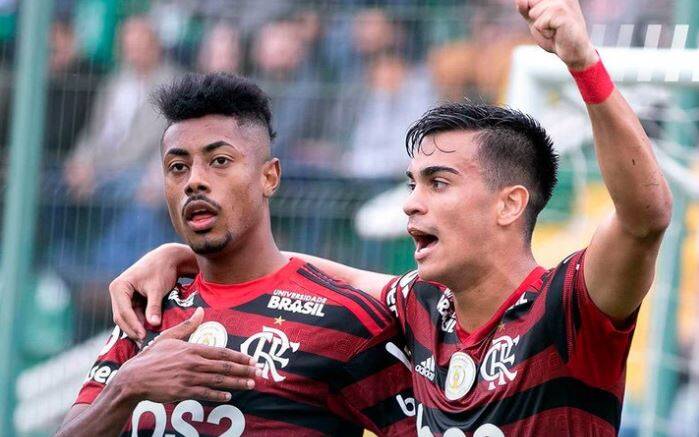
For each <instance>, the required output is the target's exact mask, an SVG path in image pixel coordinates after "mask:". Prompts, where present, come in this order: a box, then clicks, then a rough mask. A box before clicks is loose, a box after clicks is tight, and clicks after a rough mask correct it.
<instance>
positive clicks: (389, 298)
mask: <svg viewBox="0 0 699 437" xmlns="http://www.w3.org/2000/svg"><path fill="white" fill-rule="evenodd" d="M417 279H418V277H417V270H413V271H411V272H408V273H406V274H405V275H403V276H396V277H395V278H393V279H391V281H389V282H388V284H386V285H385V286H384V288H383V290H382V291H381V300H382V301H383V302H384V303H385V304H386V306H387V307H388V309H389V311H390V312H391V314H393V316H394V317H395V318H396V319H398V322H399V327H400V328H401V329H402V330H403V332H405V324H406V306H407V301H408V295H409V294H410V290H411V289H412V287H413V285H414V284H415V282H416V281H417Z"/></svg>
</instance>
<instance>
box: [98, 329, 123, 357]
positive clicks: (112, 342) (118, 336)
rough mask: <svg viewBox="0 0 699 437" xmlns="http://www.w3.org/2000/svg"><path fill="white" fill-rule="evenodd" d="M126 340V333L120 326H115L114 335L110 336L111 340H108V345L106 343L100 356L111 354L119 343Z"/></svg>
mask: <svg viewBox="0 0 699 437" xmlns="http://www.w3.org/2000/svg"><path fill="white" fill-rule="evenodd" d="M124 338H126V333H125V332H123V331H122V330H121V329H119V326H118V325H117V326H115V327H114V329H112V333H111V334H110V335H109V340H107V343H105V345H104V346H102V349H101V350H100V352H99V354H98V356H102V355H104V354H106V353H107V352H109V350H110V349H111V348H113V347H114V345H115V344H116V342H117V341H119V340H121V339H124Z"/></svg>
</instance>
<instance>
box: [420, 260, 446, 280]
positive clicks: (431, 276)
mask: <svg viewBox="0 0 699 437" xmlns="http://www.w3.org/2000/svg"><path fill="white" fill-rule="evenodd" d="M417 273H418V275H420V279H422V280H424V281H434V282H441V281H440V278H442V277H443V276H444V275H443V272H442V270H441V269H440V268H439V265H436V263H435V262H433V261H432V260H423V261H417Z"/></svg>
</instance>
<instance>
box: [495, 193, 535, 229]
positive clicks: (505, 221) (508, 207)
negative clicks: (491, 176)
mask: <svg viewBox="0 0 699 437" xmlns="http://www.w3.org/2000/svg"><path fill="white" fill-rule="evenodd" d="M528 204H529V190H527V189H526V188H525V187H524V186H522V185H513V186H509V187H505V188H503V189H502V190H500V195H499V199H498V205H497V223H498V225H500V226H508V225H510V224H512V223H514V222H515V221H516V220H517V219H518V218H520V217H521V216H522V215H523V214H524V211H525V210H526V209H527V205H528Z"/></svg>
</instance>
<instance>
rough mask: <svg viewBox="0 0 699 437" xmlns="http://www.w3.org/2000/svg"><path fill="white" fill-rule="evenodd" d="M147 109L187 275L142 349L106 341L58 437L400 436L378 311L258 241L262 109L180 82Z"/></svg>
mask: <svg viewBox="0 0 699 437" xmlns="http://www.w3.org/2000/svg"><path fill="white" fill-rule="evenodd" d="M158 101H159V107H160V110H161V111H162V112H163V114H164V115H165V117H166V118H167V120H168V127H167V128H166V130H165V133H164V134H163V138H162V157H163V170H164V174H165V194H166V199H167V205H168V210H169V212H170V218H171V220H172V223H173V225H174V226H175V229H176V230H177V232H178V233H179V234H180V236H181V237H182V238H183V239H184V241H186V242H187V245H188V247H189V248H191V250H192V251H193V253H194V254H195V258H196V261H197V264H198V265H199V267H200V272H199V274H198V275H197V276H196V278H195V279H194V282H193V283H192V284H190V285H186V286H180V285H178V286H177V287H176V288H175V289H174V290H172V292H171V293H170V294H169V296H168V297H167V299H166V300H165V303H164V307H163V320H162V324H160V326H159V328H155V327H153V326H148V327H147V328H148V335H147V338H146V340H147V341H146V343H147V344H148V346H146V347H145V348H144V350H142V351H139V347H138V346H137V344H136V343H135V342H133V341H132V340H130V339H128V338H127V337H126V336H125V335H121V331H120V330H119V329H118V328H116V329H115V331H114V332H113V334H112V337H111V338H110V340H109V341H108V342H107V344H106V345H105V347H104V348H103V349H102V351H101V352H100V354H99V357H98V359H97V362H96V363H95V365H94V367H93V368H92V371H91V372H90V374H89V376H88V379H87V381H86V383H85V385H84V386H83V388H82V390H81V391H80V394H79V395H78V398H77V401H76V403H75V405H74V406H73V408H72V409H71V411H70V412H69V414H68V417H67V418H66V419H65V422H64V424H63V426H62V427H61V430H60V431H59V433H58V434H59V435H63V436H98V435H99V436H108V435H120V434H121V435H136V434H137V433H140V432H142V431H143V432H149V433H151V434H152V435H160V436H162V435H163V434H165V435H168V434H169V435H174V434H177V435H188V436H196V435H212V436H213V435H217V436H218V435H226V436H238V435H241V434H244V435H286V436H314V435H318V436H319V435H361V434H362V433H363V429H364V428H368V429H370V430H372V431H373V432H375V433H377V434H380V435H389V434H401V435H402V434H405V433H407V432H413V431H414V429H415V425H414V419H413V418H411V417H408V416H406V414H405V412H404V410H405V409H406V406H405V402H404V401H403V399H406V398H410V397H411V396H412V392H411V390H410V372H409V371H408V370H407V368H406V367H405V366H404V364H403V363H402V362H400V361H398V360H396V359H394V358H392V355H391V353H393V354H394V355H398V356H400V348H399V346H398V343H397V339H396V335H397V334H398V327H397V324H396V323H395V321H394V319H393V318H392V317H391V315H390V314H389V312H388V311H387V310H386V309H385V308H384V307H383V306H381V304H380V303H379V302H378V301H376V300H375V299H373V298H372V297H370V296H368V295H367V294H365V293H363V292H361V291H358V290H356V289H353V288H351V287H349V286H346V285H343V284H340V283H338V282H336V281H334V280H333V279H331V278H329V277H328V276H326V275H325V274H324V273H323V272H322V271H320V270H318V269H317V268H315V267H313V266H312V265H310V264H307V263H305V262H304V261H302V260H300V259H296V258H292V259H288V258H287V257H286V256H284V255H283V254H282V253H281V252H280V251H279V249H278V248H277V246H276V244H275V242H274V240H273V238H272V232H271V229H270V216H269V198H270V197H272V195H273V194H274V192H275V190H276V189H277V187H278V185H279V180H280V165H279V161H278V160H277V159H276V158H272V157H271V155H270V141H271V139H272V138H273V136H274V134H273V131H272V129H271V127H270V117H271V115H270V110H269V106H268V98H267V97H266V96H265V95H264V94H263V92H262V91H261V90H260V89H259V88H258V87H257V86H255V85H253V84H252V83H250V82H248V81H246V80H244V79H241V78H238V77H235V76H231V75H226V74H214V75H190V76H186V77H184V78H183V79H182V80H181V81H178V82H175V83H174V84H173V85H172V86H171V87H168V88H164V89H163V90H162V91H161V93H160V94H159V96H158ZM202 309H203V310H202ZM159 333H160V335H158V334H159ZM251 357H252V358H251ZM255 362H256V363H257V372H256V367H254V366H251V364H255ZM253 377H256V378H255V380H254V381H253ZM149 435H150V434H149Z"/></svg>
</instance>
